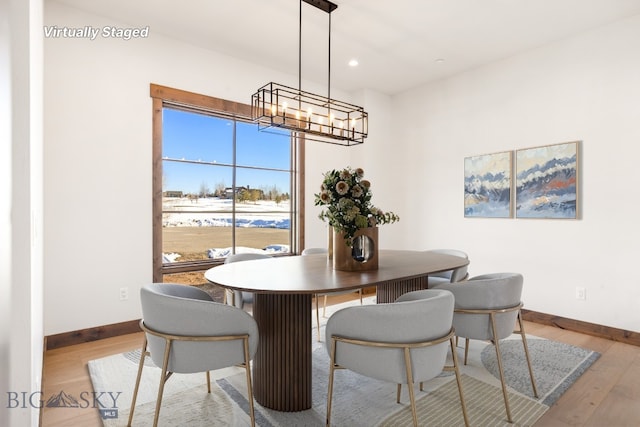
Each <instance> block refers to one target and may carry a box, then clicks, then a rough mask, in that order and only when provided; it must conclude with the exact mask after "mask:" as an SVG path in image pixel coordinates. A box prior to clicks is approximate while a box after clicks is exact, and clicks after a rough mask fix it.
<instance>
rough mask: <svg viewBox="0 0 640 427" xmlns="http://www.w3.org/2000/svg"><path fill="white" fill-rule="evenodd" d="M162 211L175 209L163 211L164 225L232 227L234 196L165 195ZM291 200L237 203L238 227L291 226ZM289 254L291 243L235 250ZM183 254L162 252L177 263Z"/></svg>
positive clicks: (218, 254)
mask: <svg viewBox="0 0 640 427" xmlns="http://www.w3.org/2000/svg"><path fill="white" fill-rule="evenodd" d="M162 203H163V210H165V211H167V210H170V211H173V212H171V213H163V214H162V226H163V227H231V226H233V225H234V224H233V218H232V212H231V210H232V205H233V201H232V200H231V199H219V198H213V197H211V198H204V197H203V198H198V199H189V198H186V197H182V198H170V197H164V198H163V202H162ZM289 206H290V205H289V201H288V200H287V201H283V202H280V203H275V202H274V201H266V200H260V201H257V202H246V203H237V204H236V218H235V226H236V227H246V228H276V229H282V230H289V229H290V225H291V222H290V217H289V215H290V213H289ZM247 252H251V253H265V254H274V253H286V252H289V246H288V245H279V244H278V245H268V246H266V247H265V248H261V249H256V248H248V247H236V253H247ZM230 254H231V248H210V249H209V250H207V256H208V257H209V258H225V257H227V256H228V255H230ZM179 257H180V255H179V254H176V253H170V254H163V261H164V262H165V263H167V262H175V261H178V260H179Z"/></svg>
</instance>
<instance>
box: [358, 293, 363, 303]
mask: <svg viewBox="0 0 640 427" xmlns="http://www.w3.org/2000/svg"><path fill="white" fill-rule="evenodd" d="M358 293H359V294H360V305H362V289H358Z"/></svg>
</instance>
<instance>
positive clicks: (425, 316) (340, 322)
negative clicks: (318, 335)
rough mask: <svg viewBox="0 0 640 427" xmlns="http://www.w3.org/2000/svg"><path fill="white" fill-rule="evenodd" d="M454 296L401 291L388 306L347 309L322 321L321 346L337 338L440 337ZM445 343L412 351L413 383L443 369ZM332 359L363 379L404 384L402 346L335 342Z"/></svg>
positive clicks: (415, 339)
mask: <svg viewBox="0 0 640 427" xmlns="http://www.w3.org/2000/svg"><path fill="white" fill-rule="evenodd" d="M453 304H454V302H453V295H452V294H451V293H450V292H448V291H441V290H439V289H428V290H424V291H416V292H410V293H408V294H405V295H403V296H402V297H401V299H399V301H397V302H394V303H391V304H372V305H363V306H355V307H347V308H343V309H342V310H339V311H337V312H336V313H334V314H333V315H332V316H331V317H330V318H329V321H328V322H327V328H326V340H325V342H326V346H327V351H328V352H329V354H331V342H332V340H331V337H332V336H334V335H335V336H340V337H345V338H351V339H360V340H366V341H374V342H386V343H417V342H425V341H431V340H435V339H438V338H442V337H445V336H446V335H447V334H449V332H450V331H451V324H452V318H453ZM448 345H449V342H448V341H445V342H443V343H441V344H437V345H433V346H429V347H422V348H415V349H412V350H411V358H412V365H413V366H412V370H413V376H414V378H413V379H414V381H427V380H429V379H431V378H434V377H435V376H437V375H439V374H440V373H441V372H442V368H443V366H444V363H445V359H446V355H447V350H448ZM336 363H337V364H338V365H340V366H342V367H345V368H347V369H350V370H352V371H355V372H358V373H360V374H362V375H366V376H368V377H372V378H377V379H379V380H383V381H390V382H395V383H398V384H400V383H404V384H406V383H407V375H406V370H405V363H404V354H403V350H402V349H389V348H382V347H369V346H361V345H355V344H349V343H344V342H338V343H337V347H336Z"/></svg>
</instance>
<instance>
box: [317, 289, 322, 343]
mask: <svg viewBox="0 0 640 427" xmlns="http://www.w3.org/2000/svg"><path fill="white" fill-rule="evenodd" d="M319 298H320V295H318V294H316V326H317V327H318V342H320V341H321V340H320V310H318V299H319Z"/></svg>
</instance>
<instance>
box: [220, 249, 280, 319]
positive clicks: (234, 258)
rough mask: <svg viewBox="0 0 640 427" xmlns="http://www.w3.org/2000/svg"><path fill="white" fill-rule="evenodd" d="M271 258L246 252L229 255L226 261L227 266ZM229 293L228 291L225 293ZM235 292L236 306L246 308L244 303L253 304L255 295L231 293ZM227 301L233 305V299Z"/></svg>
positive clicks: (238, 292) (239, 292)
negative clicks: (233, 263)
mask: <svg viewBox="0 0 640 427" xmlns="http://www.w3.org/2000/svg"><path fill="white" fill-rule="evenodd" d="M266 258H271V255H267V254H261V253H257V252H256V253H254V252H246V253H239V254H232V255H229V256H228V257H227V258H226V259H225V260H224V263H225V264H230V263H232V262H240V261H250V260H254V259H266ZM225 292H227V291H225ZM229 292H233V294H234V297H233V300H234V302H235V306H236V307H238V308H242V307H244V303H247V304H249V303H253V294H252V293H251V292H242V291H229ZM227 301H228V302H229V303H231V299H230V298H227Z"/></svg>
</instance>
